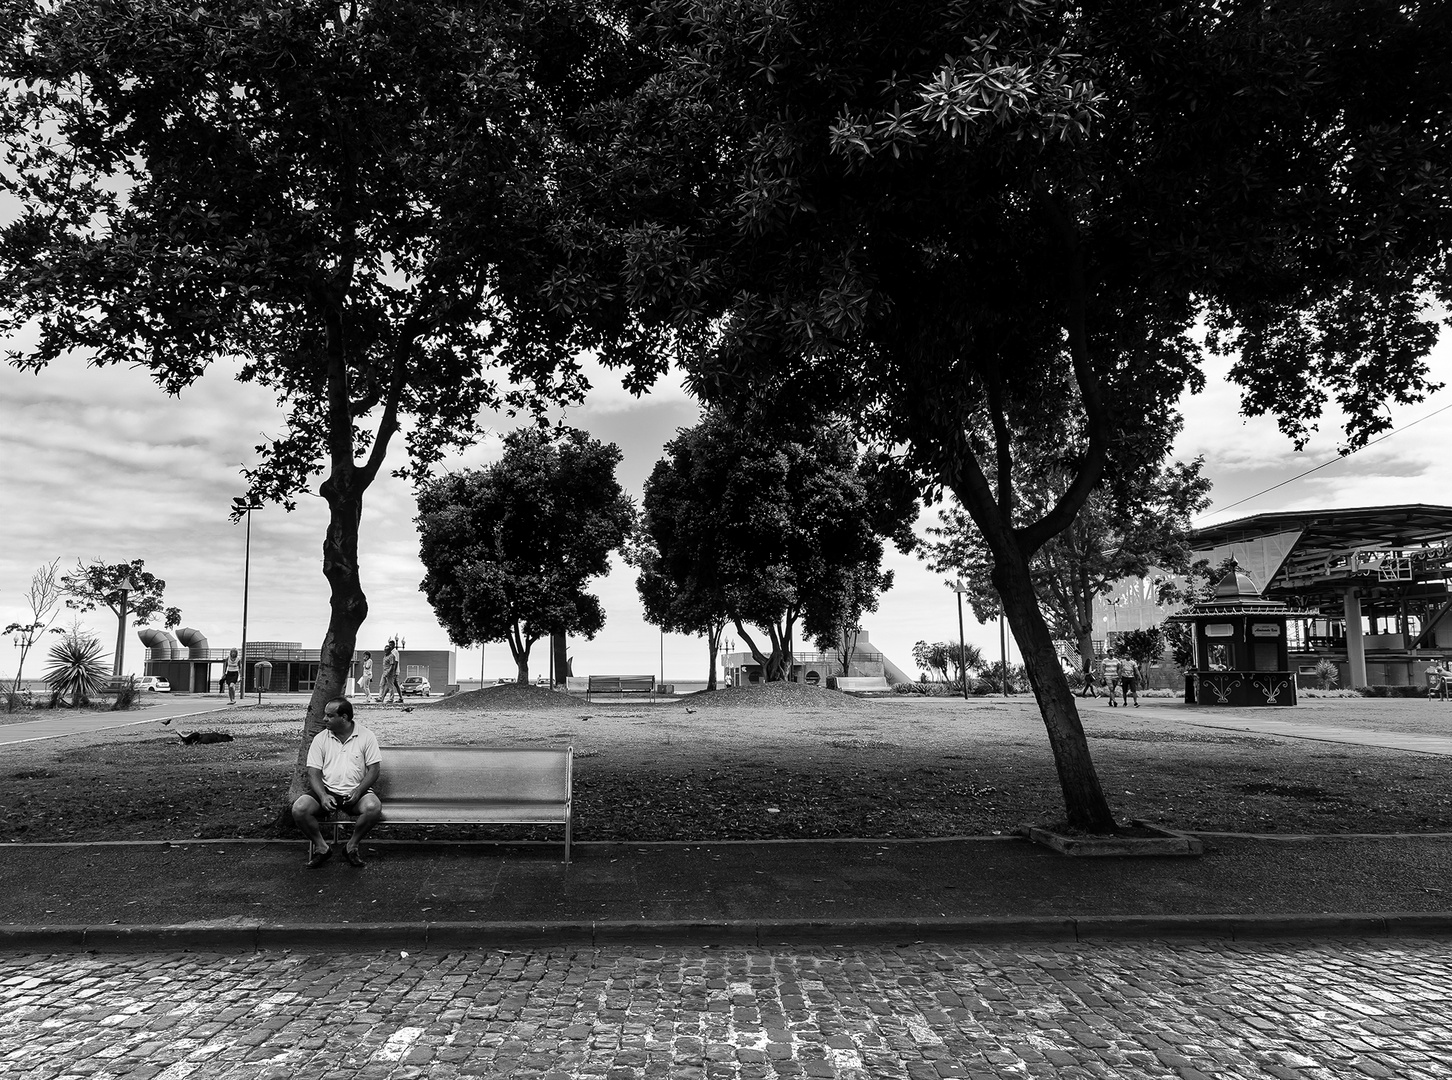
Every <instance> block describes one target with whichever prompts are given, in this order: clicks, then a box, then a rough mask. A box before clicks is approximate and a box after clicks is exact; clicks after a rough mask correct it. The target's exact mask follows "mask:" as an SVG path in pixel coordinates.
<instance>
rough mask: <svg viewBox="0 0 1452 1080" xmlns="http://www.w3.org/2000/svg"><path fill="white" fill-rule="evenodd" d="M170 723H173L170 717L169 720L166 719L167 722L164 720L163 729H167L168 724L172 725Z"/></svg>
mask: <svg viewBox="0 0 1452 1080" xmlns="http://www.w3.org/2000/svg"><path fill="white" fill-rule="evenodd" d="M170 723H171V717H169V716H168V717H167V718H166V719H165V720H163V721H162V722H161V726H162V727H166V726H167V725H168V724H170Z"/></svg>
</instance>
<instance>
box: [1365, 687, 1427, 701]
mask: <svg viewBox="0 0 1452 1080" xmlns="http://www.w3.org/2000/svg"><path fill="white" fill-rule="evenodd" d="M1360 694H1361V696H1362V697H1377V698H1382V697H1385V698H1392V697H1419V698H1424V697H1426V696H1427V688H1426V687H1425V686H1383V685H1377V686H1363V687H1362V688H1361V690H1360Z"/></svg>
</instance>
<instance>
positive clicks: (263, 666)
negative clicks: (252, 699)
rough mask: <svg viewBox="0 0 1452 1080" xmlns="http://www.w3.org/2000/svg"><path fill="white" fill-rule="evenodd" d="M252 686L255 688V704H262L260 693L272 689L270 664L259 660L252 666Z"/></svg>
mask: <svg viewBox="0 0 1452 1080" xmlns="http://www.w3.org/2000/svg"><path fill="white" fill-rule="evenodd" d="M252 684H253V685H254V686H255V687H257V703H258V704H259V705H261V704H262V691H264V690H271V689H272V662H271V661H269V660H259V661H257V663H256V664H254V665H253V666H252Z"/></svg>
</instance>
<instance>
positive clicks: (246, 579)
mask: <svg viewBox="0 0 1452 1080" xmlns="http://www.w3.org/2000/svg"><path fill="white" fill-rule="evenodd" d="M261 509H262V504H261V503H257V502H253V501H252V500H250V499H243V498H235V499H233V500H232V512H233V513H234V514H245V515H246V517H247V541H246V544H245V545H244V546H243V548H242V655H241V660H240V663H239V665H238V666H239V668H240V671H239V672H238V678H240V679H241V680H242V686H241V692H242V693H243V694H246V693H247V594H248V592H249V591H250V588H251V584H252V511H254V510H261Z"/></svg>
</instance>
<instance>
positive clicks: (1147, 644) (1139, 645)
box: [1119, 626, 1165, 680]
mask: <svg viewBox="0 0 1452 1080" xmlns="http://www.w3.org/2000/svg"><path fill="white" fill-rule="evenodd" d="M1119 654H1120V655H1121V656H1127V657H1129V658H1130V659H1131V660H1133V661H1134V662H1135V664H1136V665H1138V667H1139V670H1140V677H1141V680H1143V677H1144V674H1145V672H1147V671H1148V670H1149V665H1150V663H1151V662H1152V661H1155V660H1158V659H1159V658H1160V657H1161V656H1163V655H1164V654H1165V634H1164V631H1163V630H1161V629H1160V628H1159V627H1158V626H1151V627H1149V628H1147V629H1144V630H1128V631H1126V632H1125V633H1123V634H1121V635H1120V637H1119Z"/></svg>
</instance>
